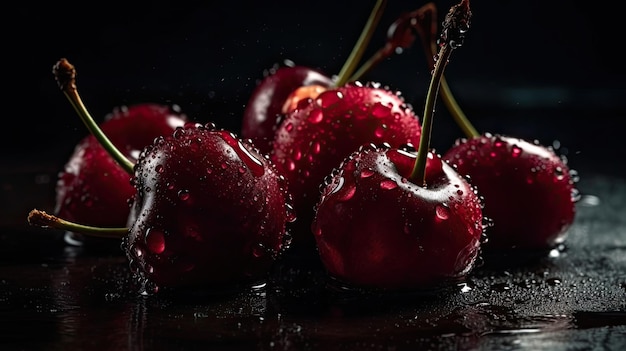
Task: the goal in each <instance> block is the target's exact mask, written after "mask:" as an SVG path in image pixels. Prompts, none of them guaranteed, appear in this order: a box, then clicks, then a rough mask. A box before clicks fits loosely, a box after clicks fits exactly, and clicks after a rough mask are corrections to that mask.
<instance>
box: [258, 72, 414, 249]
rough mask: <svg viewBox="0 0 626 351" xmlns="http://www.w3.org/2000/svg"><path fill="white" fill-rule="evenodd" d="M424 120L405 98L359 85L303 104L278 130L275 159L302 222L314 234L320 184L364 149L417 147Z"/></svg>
mask: <svg viewBox="0 0 626 351" xmlns="http://www.w3.org/2000/svg"><path fill="white" fill-rule="evenodd" d="M420 133H421V127H420V122H419V118H418V117H417V116H416V115H415V113H414V112H413V110H412V108H411V107H410V105H407V104H406V103H405V102H404V99H403V98H402V96H401V95H399V94H397V93H395V92H393V91H391V90H390V89H387V88H385V87H381V86H378V85H375V84H366V85H362V84H360V83H358V82H356V83H351V84H348V85H345V86H343V87H339V88H337V89H331V90H327V91H325V92H323V93H322V94H320V95H319V96H318V97H317V98H316V99H309V100H303V101H301V103H300V105H299V106H298V108H297V109H296V110H294V111H292V112H291V113H290V114H288V115H287V116H286V117H285V119H284V120H283V122H282V123H281V125H280V127H279V128H278V130H277V132H276V138H275V140H274V145H273V149H272V153H271V155H270V158H271V160H272V161H274V163H275V164H276V167H277V168H278V170H279V171H280V172H281V174H283V175H284V176H285V178H286V179H287V181H288V187H289V191H290V192H291V194H292V196H293V199H294V206H295V208H296V212H297V213H298V218H299V219H298V220H299V221H300V222H301V224H302V225H301V227H304V228H305V230H301V231H298V232H297V233H296V232H294V241H295V240H298V237H296V235H300V234H301V236H309V235H310V225H311V220H312V218H313V213H314V211H313V208H314V205H315V203H316V202H317V201H318V200H319V196H320V185H321V184H322V183H323V181H324V178H325V177H326V176H327V175H329V174H330V172H331V171H332V170H333V169H334V168H336V167H337V166H338V165H339V164H340V163H341V161H342V160H343V159H344V158H345V157H347V156H348V155H350V154H351V153H352V152H354V151H356V150H357V149H358V148H359V147H360V146H362V145H366V144H370V143H375V144H382V143H387V144H389V145H390V146H396V147H399V146H401V145H407V144H411V145H417V144H418V143H419V138H420Z"/></svg>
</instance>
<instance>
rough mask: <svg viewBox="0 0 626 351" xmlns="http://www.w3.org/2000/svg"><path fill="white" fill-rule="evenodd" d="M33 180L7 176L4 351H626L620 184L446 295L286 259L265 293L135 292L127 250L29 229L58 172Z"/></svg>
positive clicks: (2, 254) (607, 182) (607, 186)
mask: <svg viewBox="0 0 626 351" xmlns="http://www.w3.org/2000/svg"><path fill="white" fill-rule="evenodd" d="M36 173H37V172H32V171H29V170H23V171H21V172H17V173H12V174H3V196H4V198H5V199H7V200H15V201H16V203H15V206H14V207H11V208H7V209H6V211H8V212H9V214H14V215H15V216H13V217H3V218H10V219H11V220H5V222H6V223H3V229H2V231H1V234H0V321H1V322H0V323H1V327H0V340H1V341H0V344H1V345H2V347H1V348H2V349H3V350H6V349H21V350H33V349H46V350H68V349H90V350H114V349H115V350H119V349H134V350H142V349H157V350H183V349H184V350H188V349H211V350H240V349H260V350H319V349H325V350H414V349H461V350H468V349H482V350H505V349H511V350H514V349H532V350H538V349H541V350H571V349H580V350H583V349H593V348H595V349H611V350H619V349H621V347H622V346H624V345H626V216H624V214H625V213H626V180H624V179H623V178H621V177H614V176H607V175H602V174H585V176H584V177H581V180H580V182H579V183H578V187H579V189H580V191H581V194H582V199H581V200H580V201H579V202H578V204H577V209H578V215H577V219H576V222H575V224H574V225H573V226H572V227H571V229H570V230H569V236H568V238H567V241H566V245H565V246H564V247H563V248H562V249H561V250H560V251H553V252H552V254H550V253H547V254H546V255H542V256H541V257H539V258H534V259H526V260H518V261H517V263H511V264H505V263H504V261H501V260H498V258H496V257H484V259H483V265H481V266H479V267H477V268H476V269H475V270H474V271H473V273H472V274H471V276H470V277H468V279H467V281H466V282H465V283H463V284H460V285H458V286H455V287H453V288H452V289H450V291H448V290H446V291H439V292H436V293H433V294H409V293H405V294H400V293H397V294H391V295H375V294H366V293H355V292H350V293H348V292H345V291H343V290H341V289H338V288H337V287H336V284H333V282H332V281H330V280H329V279H328V278H327V276H326V275H325V273H324V271H323V270H322V269H320V267H319V266H317V265H316V264H314V263H309V262H299V261H295V260H293V259H286V260H285V261H284V262H280V263H279V264H278V265H277V266H276V268H275V270H274V272H273V274H272V277H271V279H270V280H269V281H268V282H267V284H266V285H265V286H262V287H257V288H245V289H242V290H235V291H229V292H222V293H207V292H187V293H183V292H171V291H167V290H161V292H160V293H159V294H157V295H153V296H141V295H139V294H138V293H137V292H138V291H139V289H138V286H137V285H136V284H135V282H134V281H133V279H132V278H131V277H130V274H129V270H128V265H127V261H126V259H125V258H124V257H123V256H122V255H120V254H117V253H114V254H112V253H110V252H107V251H104V250H100V251H96V250H93V249H89V248H79V247H73V246H68V245H67V244H65V242H64V241H63V233H60V232H54V231H44V230H37V229H34V228H29V227H28V226H26V225H24V223H25V218H26V212H23V213H18V212H19V211H27V209H25V208H22V207H24V206H27V205H26V204H27V203H28V204H29V205H31V204H33V203H36V204H37V206H38V207H39V208H44V209H45V208H46V206H49V204H50V199H51V197H50V196H51V193H50V191H48V190H49V187H50V184H51V183H50V179H52V178H53V177H51V176H42V175H41V174H39V175H38V174H36ZM46 179H48V180H46ZM37 182H39V183H40V184H38V185H37V184H36V183H37ZM18 194H19V195H20V196H17V195H18ZM24 194H31V195H32V197H26V198H24ZM20 197H21V198H22V201H23V203H22V205H23V206H20V203H19V201H18V198H20ZM12 212H15V213H12ZM110 248H112V250H113V252H116V250H115V249H116V248H115V247H110ZM507 262H508V261H507Z"/></svg>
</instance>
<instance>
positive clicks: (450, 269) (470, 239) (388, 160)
mask: <svg viewBox="0 0 626 351" xmlns="http://www.w3.org/2000/svg"><path fill="white" fill-rule="evenodd" d="M382 5H384V2H382V1H379V2H378V3H377V7H376V8H375V9H374V11H373V12H372V15H371V17H370V20H369V22H368V24H369V25H368V26H366V28H368V29H367V31H364V34H363V36H362V37H363V38H367V33H371V30H372V28H373V27H374V25H375V23H376V20H377V18H379V16H380V12H381V11H382V7H383V6H382ZM436 17H437V16H436V12H435V9H434V6H433V5H432V4H429V5H427V6H424V7H422V8H420V9H418V10H417V11H414V12H411V13H407V14H405V15H404V16H402V17H400V18H399V19H398V20H397V21H396V22H395V23H394V24H393V25H392V26H391V28H390V30H389V40H388V43H387V45H385V47H384V48H383V49H381V51H380V52H379V54H377V55H376V56H375V57H374V58H373V59H372V60H370V61H368V63H366V64H365V65H364V66H362V69H361V70H360V71H358V72H357V73H354V71H356V70H355V69H347V70H346V72H342V73H341V74H339V75H338V76H336V77H334V78H331V77H329V76H327V75H325V74H323V73H321V72H320V71H317V70H314V69H311V68H308V67H303V66H282V67H279V68H276V69H274V70H272V71H271V72H268V74H267V75H266V76H265V78H264V79H263V80H262V81H261V82H260V83H259V85H258V86H257V87H256V89H255V91H254V93H253V95H252V96H251V97H250V100H249V103H248V104H247V105H246V108H245V111H243V120H242V130H241V132H240V136H238V135H237V134H235V133H233V132H231V131H228V130H224V129H219V128H217V127H216V126H215V125H214V124H210V123H209V124H199V123H192V122H190V121H189V119H188V118H187V116H186V115H185V114H184V113H182V112H181V111H180V110H179V109H172V108H171V107H169V106H161V105H157V104H142V105H135V106H129V107H125V108H120V109H116V110H115V111H114V112H113V113H112V114H111V115H110V116H109V117H108V118H107V119H106V120H105V121H104V122H103V123H101V124H100V125H98V124H96V123H95V122H94V120H93V118H92V117H91V116H90V115H89V113H88V111H87V109H86V108H85V107H84V105H83V104H82V102H81V99H80V96H79V95H78V92H77V89H76V82H75V74H76V72H75V68H74V66H73V65H72V64H70V63H69V61H67V60H66V59H61V60H59V61H58V62H57V64H56V65H55V66H54V73H55V77H56V79H57V81H58V83H59V86H60V87H61V89H62V91H63V92H64V93H65V95H66V96H67V97H68V99H69V100H70V101H71V102H72V104H73V106H74V107H75V109H76V111H77V112H78V114H79V116H80V117H81V118H82V119H83V121H84V122H85V123H86V125H87V127H88V128H89V129H90V131H91V134H90V135H89V136H87V137H86V138H85V139H84V140H83V141H82V142H81V143H80V144H79V145H78V146H77V147H76V149H75V152H74V154H73V155H72V157H71V159H70V161H69V162H68V163H67V165H66V167H65V169H64V170H63V172H61V173H60V176H59V180H58V183H57V188H56V190H57V204H56V205H57V206H56V210H55V211H56V213H55V215H49V214H47V213H45V212H43V211H39V210H33V211H32V212H31V213H30V215H29V220H30V222H31V224H33V225H39V226H42V227H51V228H56V229H64V230H67V231H70V232H74V233H80V234H81V235H87V236H103V237H109V238H116V239H117V240H121V241H122V247H123V249H124V252H125V254H126V256H127V257H128V259H129V261H130V267H131V269H132V270H133V272H134V273H135V274H136V275H137V277H138V279H139V280H140V281H141V282H142V284H143V286H144V288H146V289H148V290H149V291H151V292H155V291H156V290H157V289H158V287H174V288H177V287H194V286H203V287H212V286H224V285H229V284H240V283H245V282H254V281H258V280H259V279H263V277H265V276H266V274H267V273H268V271H269V269H270V267H271V266H272V264H273V263H274V262H275V261H276V260H277V259H278V258H280V257H282V255H283V254H284V253H285V252H287V251H288V250H296V248H299V249H302V250H301V252H302V253H303V254H305V252H306V251H307V250H309V252H314V254H315V256H316V257H318V258H319V259H321V262H322V263H323V265H324V267H325V268H326V269H327V271H328V273H329V275H330V276H332V277H334V278H336V279H338V280H339V281H342V282H345V283H346V284H349V285H353V286H357V287H365V288H368V287H369V288H376V289H386V290H396V289H429V288H432V287H434V286H438V285H440V284H442V283H447V282H450V281H458V279H460V278H463V277H465V276H466V275H467V274H468V272H470V271H471V269H472V268H473V267H474V266H475V263H476V260H477V257H479V255H480V254H481V252H489V251H491V252H498V251H501V250H538V251H542V250H546V249H551V248H554V247H555V246H556V245H558V244H559V243H562V242H563V241H564V240H565V237H566V233H567V229H568V228H569V226H570V225H571V224H572V223H573V220H574V216H575V203H576V201H577V198H578V196H577V191H576V188H575V182H576V175H575V172H574V171H573V170H570V169H569V168H568V166H567V161H566V159H565V158H564V157H561V156H558V155H557V154H556V153H555V151H554V150H553V149H552V148H551V147H544V146H542V145H540V144H539V143H538V142H529V141H525V140H522V139H520V138H515V137H510V136H504V135H499V134H490V133H484V134H480V133H478V132H477V131H476V130H475V129H474V128H473V127H472V126H471V124H470V123H469V121H468V120H467V118H465V116H463V114H462V112H460V110H459V109H458V108H451V109H450V110H451V112H452V114H453V115H454V116H455V118H457V120H458V122H459V125H460V126H461V127H462V129H463V130H464V131H465V133H466V137H464V138H461V139H458V140H457V142H456V143H455V144H454V145H453V146H452V147H451V148H450V149H449V150H447V152H446V153H445V154H443V155H440V154H438V153H436V152H434V151H433V150H431V149H430V147H429V143H430V140H429V139H430V134H431V129H432V117H433V111H434V108H433V107H434V104H435V102H436V101H437V98H438V94H439V92H441V95H442V97H443V99H444V101H446V102H447V103H448V106H449V107H450V106H455V103H454V99H453V97H452V96H451V94H450V90H449V88H448V86H447V84H446V83H445V80H443V72H444V70H445V67H446V65H447V64H448V63H449V61H450V56H451V53H452V52H453V51H454V49H456V48H458V47H460V46H461V45H462V44H463V40H464V36H465V33H466V32H467V30H468V29H469V24H470V18H471V11H470V8H469V1H467V0H463V1H461V2H460V3H459V4H458V5H455V6H453V7H452V8H451V9H450V10H449V12H448V13H447V15H446V17H445V20H444V21H443V26H442V29H441V31H440V34H439V35H438V36H433V35H432V26H431V23H430V22H429V20H430V21H432V20H433V18H436ZM414 33H418V34H420V35H421V36H422V39H423V40H422V41H423V43H425V44H424V47H425V50H426V52H427V54H428V55H429V56H430V57H433V59H432V61H431V62H430V63H431V64H432V67H431V68H432V80H431V82H430V87H429V90H428V94H427V96H426V99H425V104H424V110H423V114H422V116H421V120H420V118H419V117H418V115H417V114H416V112H415V111H414V109H413V108H412V106H411V105H409V104H407V103H405V101H404V99H403V97H402V96H401V94H400V93H399V92H397V91H392V90H391V89H389V88H388V87H385V86H382V85H381V84H378V83H375V82H367V83H362V82H360V81H359V80H358V77H360V76H362V75H363V74H364V72H367V71H368V69H371V67H373V66H375V63H376V62H380V60H382V59H384V58H385V57H388V56H389V55H390V53H392V52H393V51H394V49H395V48H396V47H398V46H403V45H410V44H411V43H412V41H413V39H414V38H413V37H412V35H413V34H414ZM365 41H366V40H365ZM365 41H364V42H365ZM362 44H363V43H361V46H359V47H361V48H362ZM356 57H358V55H356ZM355 77H356V78H355ZM486 238H487V239H488V240H486Z"/></svg>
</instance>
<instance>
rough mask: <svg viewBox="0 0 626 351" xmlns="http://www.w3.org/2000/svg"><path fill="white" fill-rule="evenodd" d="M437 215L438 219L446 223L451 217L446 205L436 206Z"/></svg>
mask: <svg viewBox="0 0 626 351" xmlns="http://www.w3.org/2000/svg"><path fill="white" fill-rule="evenodd" d="M435 214H436V215H437V218H438V219H440V220H444V221H445V220H446V219H448V217H450V209H449V208H448V206H447V205H445V204H443V205H437V206H435Z"/></svg>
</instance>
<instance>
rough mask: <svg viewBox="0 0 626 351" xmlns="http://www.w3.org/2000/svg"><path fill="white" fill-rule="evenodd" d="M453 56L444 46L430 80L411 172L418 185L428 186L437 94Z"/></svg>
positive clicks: (446, 46) (449, 48) (450, 50)
mask: <svg viewBox="0 0 626 351" xmlns="http://www.w3.org/2000/svg"><path fill="white" fill-rule="evenodd" d="M451 54H452V48H451V47H450V46H449V45H447V44H446V45H443V46H442V47H441V50H440V51H439V59H437V61H436V62H435V68H434V69H433V74H432V77H431V79H430V85H429V87H428V93H427V94H426V102H425V104H424V116H423V120H422V137H421V138H420V144H419V147H418V148H417V158H416V160H415V164H414V165H413V171H412V172H411V179H414V180H416V183H418V184H422V185H424V186H426V179H425V177H426V158H427V156H428V151H429V149H430V136H431V132H432V129H433V115H434V113H435V102H436V101H437V93H438V91H439V86H440V84H441V77H442V76H443V71H444V70H445V67H446V66H447V63H448V59H449V58H450V55H451Z"/></svg>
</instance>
